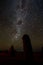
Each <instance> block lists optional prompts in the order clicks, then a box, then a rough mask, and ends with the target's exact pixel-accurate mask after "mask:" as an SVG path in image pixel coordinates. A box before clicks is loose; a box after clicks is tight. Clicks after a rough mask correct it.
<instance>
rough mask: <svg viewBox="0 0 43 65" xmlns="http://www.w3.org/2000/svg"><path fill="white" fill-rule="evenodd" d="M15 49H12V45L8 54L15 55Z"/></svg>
mask: <svg viewBox="0 0 43 65" xmlns="http://www.w3.org/2000/svg"><path fill="white" fill-rule="evenodd" d="M15 53H16V50H15V49H14V47H13V45H12V46H11V48H10V55H11V56H15Z"/></svg>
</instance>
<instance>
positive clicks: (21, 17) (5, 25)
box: [0, 0, 43, 51]
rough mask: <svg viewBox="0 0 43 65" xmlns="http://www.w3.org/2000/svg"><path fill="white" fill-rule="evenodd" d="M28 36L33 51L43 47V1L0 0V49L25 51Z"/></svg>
mask: <svg viewBox="0 0 43 65" xmlns="http://www.w3.org/2000/svg"><path fill="white" fill-rule="evenodd" d="M24 34H28V35H29V36H30V39H31V44H32V47H33V50H34V51H35V50H38V51H39V50H41V47H42V46H43V0H0V49H1V50H5V49H9V48H10V46H11V45H13V46H14V48H15V49H16V50H18V51H22V50H23V42H22V36H23V35H24Z"/></svg>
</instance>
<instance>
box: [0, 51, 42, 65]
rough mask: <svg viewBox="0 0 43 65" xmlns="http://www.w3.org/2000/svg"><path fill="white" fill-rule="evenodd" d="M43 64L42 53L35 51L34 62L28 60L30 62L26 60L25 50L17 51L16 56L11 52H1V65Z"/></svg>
mask: <svg viewBox="0 0 43 65" xmlns="http://www.w3.org/2000/svg"><path fill="white" fill-rule="evenodd" d="M27 63H28V64H31V65H32V64H40V65H41V64H43V57H42V54H41V53H34V54H33V59H32V62H30V61H29V60H28V62H27V61H26V60H25V55H24V54H23V52H17V53H16V55H15V56H14V57H12V56H10V54H7V53H6V54H5V53H0V65H2V64H6V65H8V64H9V65H10V64H11V65H18V64H19V65H21V64H26V65H27Z"/></svg>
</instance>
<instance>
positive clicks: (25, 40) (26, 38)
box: [22, 34, 33, 62]
mask: <svg viewBox="0 0 43 65" xmlns="http://www.w3.org/2000/svg"><path fill="white" fill-rule="evenodd" d="M22 40H23V47H24V53H25V56H26V60H29V61H30V62H32V57H33V56H32V54H33V52H32V45H31V41H30V38H29V36H28V35H27V34H25V35H24V36H23V37H22Z"/></svg>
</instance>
